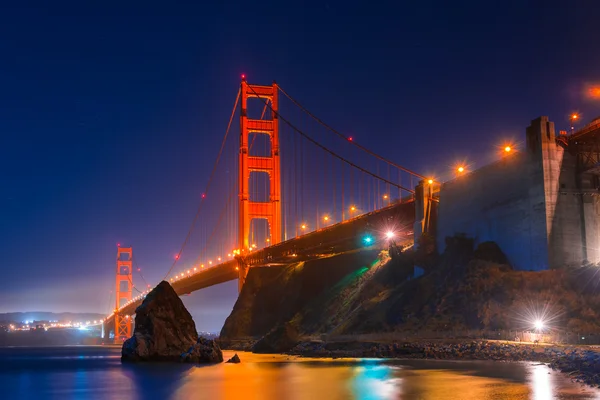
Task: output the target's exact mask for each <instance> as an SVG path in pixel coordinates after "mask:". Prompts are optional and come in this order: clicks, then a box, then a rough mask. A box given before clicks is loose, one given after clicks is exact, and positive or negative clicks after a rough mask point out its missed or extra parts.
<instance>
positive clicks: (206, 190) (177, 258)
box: [163, 88, 242, 281]
mask: <svg viewBox="0 0 600 400" xmlns="http://www.w3.org/2000/svg"><path fill="white" fill-rule="evenodd" d="M241 91H242V90H241V88H240V89H238V92H237V96H236V97H235V103H234V105H233V110H231V116H230V117H229V123H228V124H227V130H226V131H225V136H224V137H223V142H221V148H220V149H219V153H218V155H217V159H216V160H215V163H214V165H213V169H212V171H211V173H210V176H209V178H208V182H207V184H206V187H205V189H204V193H202V197H201V198H200V203H199V204H198V210H197V211H196V215H195V216H194V220H193V221H192V225H191V226H190V229H189V230H188V233H187V235H186V237H185V240H184V241H183V244H182V245H181V248H180V249H179V252H178V253H177V256H176V257H175V260H174V261H173V264H171V267H170V268H169V271H167V274H166V275H165V277H164V278H163V281H165V280H167V279H168V278H169V275H170V274H171V272H172V271H173V268H175V265H176V264H177V261H179V259H180V258H181V253H183V250H184V249H185V247H186V245H187V244H188V242H189V240H190V237H191V235H192V231H193V230H194V227H195V226H196V222H197V221H198V217H199V216H200V211H201V210H202V204H203V203H204V199H205V198H206V195H207V193H208V190H209V189H210V185H211V183H212V181H213V178H214V175H215V171H216V170H217V165H219V160H220V159H221V154H222V153H223V148H224V147H225V143H226V141H227V136H228V135H229V130H230V128H231V123H232V121H233V116H234V115H235V110H236V109H237V105H238V102H239V100H240V94H241Z"/></svg>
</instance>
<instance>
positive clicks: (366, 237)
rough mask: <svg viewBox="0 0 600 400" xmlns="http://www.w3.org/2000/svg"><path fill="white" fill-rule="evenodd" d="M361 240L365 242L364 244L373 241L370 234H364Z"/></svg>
mask: <svg viewBox="0 0 600 400" xmlns="http://www.w3.org/2000/svg"><path fill="white" fill-rule="evenodd" d="M363 242H365V244H371V243H373V238H372V237H371V236H365V237H364V238H363Z"/></svg>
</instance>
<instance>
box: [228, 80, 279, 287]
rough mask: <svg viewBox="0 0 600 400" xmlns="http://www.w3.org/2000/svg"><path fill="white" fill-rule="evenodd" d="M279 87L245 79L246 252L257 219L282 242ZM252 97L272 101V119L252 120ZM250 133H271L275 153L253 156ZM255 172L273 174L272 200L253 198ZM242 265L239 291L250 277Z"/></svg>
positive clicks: (242, 182) (242, 215)
mask: <svg viewBox="0 0 600 400" xmlns="http://www.w3.org/2000/svg"><path fill="white" fill-rule="evenodd" d="M277 95H278V87H277V84H276V83H275V82H273V84H272V85H271V86H259V85H251V84H249V83H247V82H246V79H245V78H242V85H241V99H242V105H241V114H240V128H241V130H240V153H239V174H238V176H239V237H238V242H239V243H238V245H239V246H240V249H242V251H248V250H249V249H250V242H249V236H250V222H251V221H252V220H253V219H266V220H267V222H268V225H269V239H270V243H271V244H277V243H279V242H281V176H280V160H279V119H278V114H277V111H278V97H277ZM250 98H258V99H262V100H263V101H266V102H269V105H270V108H271V110H272V112H271V113H270V114H271V118H270V119H264V120H263V119H260V120H259V119H250V118H248V114H247V102H248V99H250ZM250 133H261V134H265V135H269V139H270V143H271V155H270V156H266V157H258V156H250V154H249V148H248V138H249V135H250ZM251 172H263V173H267V174H268V175H269V182H270V185H269V186H270V192H269V201H266V202H256V201H251V200H250V193H249V181H250V173H251ZM240 267H241V268H239V271H240V274H239V290H240V291H241V288H242V286H243V284H244V281H245V280H246V275H247V273H248V270H247V267H245V266H243V265H241V266H240Z"/></svg>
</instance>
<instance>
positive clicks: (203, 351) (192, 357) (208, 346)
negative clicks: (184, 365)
mask: <svg viewBox="0 0 600 400" xmlns="http://www.w3.org/2000/svg"><path fill="white" fill-rule="evenodd" d="M181 361H183V362H190V363H196V364H198V363H219V362H223V352H221V349H220V348H219V345H218V344H217V343H216V342H215V341H214V340H210V339H205V338H203V337H199V338H198V340H197V341H196V344H194V345H193V346H192V347H191V348H190V349H189V350H188V351H186V352H185V353H183V354H182V355H181Z"/></svg>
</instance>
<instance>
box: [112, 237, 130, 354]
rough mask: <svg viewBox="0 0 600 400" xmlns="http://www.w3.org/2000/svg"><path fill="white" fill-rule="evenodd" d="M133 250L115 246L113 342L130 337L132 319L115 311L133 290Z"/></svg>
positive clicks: (128, 297)
mask: <svg viewBox="0 0 600 400" xmlns="http://www.w3.org/2000/svg"><path fill="white" fill-rule="evenodd" d="M132 262H133V252H132V248H131V247H121V246H119V247H117V271H116V272H117V274H116V276H117V279H116V290H115V343H120V342H122V341H123V340H125V339H128V338H130V337H131V334H132V325H133V321H132V318H131V317H130V316H129V315H122V314H119V313H118V312H117V310H118V309H119V307H121V306H122V305H123V304H125V303H126V302H128V301H129V300H131V298H132V290H133V275H132V270H133V268H132V267H133V265H132Z"/></svg>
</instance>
